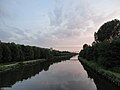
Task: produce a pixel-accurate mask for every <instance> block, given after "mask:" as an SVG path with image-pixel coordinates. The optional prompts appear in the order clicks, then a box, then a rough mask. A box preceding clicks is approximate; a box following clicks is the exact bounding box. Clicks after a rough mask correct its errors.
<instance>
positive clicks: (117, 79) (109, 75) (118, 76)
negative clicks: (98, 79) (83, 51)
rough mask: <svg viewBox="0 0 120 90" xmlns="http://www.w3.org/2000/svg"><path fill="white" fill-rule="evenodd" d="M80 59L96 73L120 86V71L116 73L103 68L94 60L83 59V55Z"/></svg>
mask: <svg viewBox="0 0 120 90" xmlns="http://www.w3.org/2000/svg"><path fill="white" fill-rule="evenodd" d="M79 60H80V62H81V63H82V64H84V65H86V66H87V67H88V68H90V69H92V71H94V72H95V73H97V74H99V75H101V76H102V77H104V78H105V79H107V80H108V81H110V82H112V83H114V84H115V85H117V86H120V73H116V72H113V71H110V70H106V69H103V68H102V67H101V66H99V65H98V64H97V63H95V62H93V61H87V60H86V59H83V58H81V57H79Z"/></svg>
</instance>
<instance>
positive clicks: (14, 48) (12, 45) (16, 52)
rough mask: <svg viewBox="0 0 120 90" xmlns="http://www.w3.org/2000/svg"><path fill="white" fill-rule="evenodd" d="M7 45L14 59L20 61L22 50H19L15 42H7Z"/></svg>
mask: <svg viewBox="0 0 120 90" xmlns="http://www.w3.org/2000/svg"><path fill="white" fill-rule="evenodd" d="M7 45H8V46H9V48H10V50H11V57H12V61H19V58H20V52H19V49H18V46H17V45H16V44H15V43H7Z"/></svg>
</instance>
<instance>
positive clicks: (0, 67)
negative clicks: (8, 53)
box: [0, 55, 74, 73]
mask: <svg viewBox="0 0 120 90" xmlns="http://www.w3.org/2000/svg"><path fill="white" fill-rule="evenodd" d="M73 56H74V55H66V56H56V57H53V58H52V59H36V60H28V61H21V62H13V63H7V64H6V63H5V64H0V73H1V72H6V71H11V70H15V69H18V68H19V67H20V66H26V65H34V64H38V63H44V62H50V61H61V60H63V59H68V58H71V57H73ZM56 59H58V60H56Z"/></svg>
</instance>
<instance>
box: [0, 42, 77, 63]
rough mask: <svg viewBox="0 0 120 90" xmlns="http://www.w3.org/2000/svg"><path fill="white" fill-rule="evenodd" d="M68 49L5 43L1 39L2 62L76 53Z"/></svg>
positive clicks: (48, 57)
mask: <svg viewBox="0 0 120 90" xmlns="http://www.w3.org/2000/svg"><path fill="white" fill-rule="evenodd" d="M75 54H76V53H71V52H68V51H58V50H53V49H48V48H40V47H36V46H29V45H27V46H25V45H20V44H15V43H14V42H12V43H5V42H1V41H0V63H7V62H11V63H12V62H19V61H26V60H33V59H47V60H50V59H52V58H53V57H56V56H66V55H75Z"/></svg>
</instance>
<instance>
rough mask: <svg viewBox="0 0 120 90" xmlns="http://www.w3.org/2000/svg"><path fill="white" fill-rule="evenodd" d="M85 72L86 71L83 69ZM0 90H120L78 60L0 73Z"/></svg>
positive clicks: (43, 64)
mask: <svg viewBox="0 0 120 90" xmlns="http://www.w3.org/2000/svg"><path fill="white" fill-rule="evenodd" d="M84 68H85V69H84ZM0 90H120V89H119V87H116V86H114V85H112V84H111V83H109V82H107V81H105V80H104V79H103V78H101V77H99V76H97V75H95V74H94V73H93V72H91V71H89V69H87V68H86V67H83V65H82V64H81V63H80V62H79V60H78V59H77V56H76V57H72V58H71V59H70V60H64V61H59V62H55V61H54V62H45V63H41V64H37V65H32V66H31V65H30V66H25V67H21V68H20V69H17V70H14V71H9V72H3V73H0Z"/></svg>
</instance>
